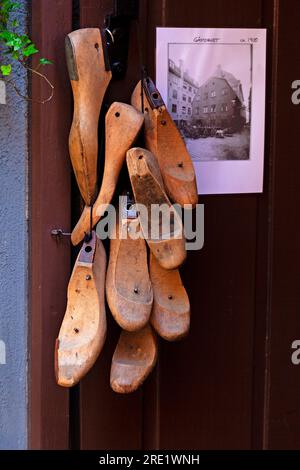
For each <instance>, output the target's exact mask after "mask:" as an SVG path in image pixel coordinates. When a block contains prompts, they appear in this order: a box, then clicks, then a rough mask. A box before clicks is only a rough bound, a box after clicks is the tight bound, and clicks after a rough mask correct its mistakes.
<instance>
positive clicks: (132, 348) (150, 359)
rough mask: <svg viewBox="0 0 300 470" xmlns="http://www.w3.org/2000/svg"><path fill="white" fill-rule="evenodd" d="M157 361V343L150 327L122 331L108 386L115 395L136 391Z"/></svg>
mask: <svg viewBox="0 0 300 470" xmlns="http://www.w3.org/2000/svg"><path fill="white" fill-rule="evenodd" d="M156 360H157V341H156V336H155V333H154V332H153V330H152V328H151V326H149V325H147V326H145V327H144V328H142V329H141V330H139V331H134V332H128V331H122V333H121V335H120V339H119V342H118V344H117V347H116V350H115V352H114V355H113V358H112V364H111V372H110V385H111V388H112V389H113V390H114V391H115V392H116V393H132V392H134V391H136V390H137V389H138V388H139V387H140V386H141V385H142V384H143V382H144V381H145V380H146V378H147V377H148V375H149V374H150V372H151V371H152V370H153V368H154V366H155V364H156Z"/></svg>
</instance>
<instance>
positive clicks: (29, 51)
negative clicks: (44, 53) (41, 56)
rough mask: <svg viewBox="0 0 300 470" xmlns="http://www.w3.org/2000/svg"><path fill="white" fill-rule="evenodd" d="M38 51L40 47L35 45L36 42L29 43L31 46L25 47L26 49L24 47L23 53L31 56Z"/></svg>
mask: <svg viewBox="0 0 300 470" xmlns="http://www.w3.org/2000/svg"><path fill="white" fill-rule="evenodd" d="M37 52H39V51H38V49H37V48H36V47H35V45H34V44H29V46H27V47H25V49H23V51H22V53H23V55H24V56H25V57H29V56H31V55H33V54H36V53H37Z"/></svg>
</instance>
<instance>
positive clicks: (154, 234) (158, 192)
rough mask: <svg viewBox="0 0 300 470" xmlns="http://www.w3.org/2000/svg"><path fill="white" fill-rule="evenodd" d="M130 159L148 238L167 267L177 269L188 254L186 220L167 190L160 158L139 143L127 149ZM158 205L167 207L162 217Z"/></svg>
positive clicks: (128, 160) (136, 196)
mask: <svg viewBox="0 0 300 470" xmlns="http://www.w3.org/2000/svg"><path fill="white" fill-rule="evenodd" d="M126 161H127V168H128V173H129V177H130V181H131V186H132V190H133V193H134V198H135V202H136V204H137V206H138V211H139V220H140V223H141V228H142V231H143V234H144V237H145V240H146V242H147V244H148V246H149V248H150V250H151V252H152V253H153V255H154V256H155V257H156V258H157V260H158V262H159V263H160V264H161V266H162V267H163V268H165V269H176V268H178V266H180V265H181V264H182V263H183V262H184V260H185V258H186V250H185V238H184V233H183V227H182V221H181V219H180V217H179V215H178V213H177V212H176V210H175V209H174V207H173V206H172V205H171V203H170V201H169V199H168V196H167V195H166V193H165V189H164V185H163V181H162V177H161V173H160V170H159V166H158V164H157V161H156V159H155V157H154V155H153V154H152V153H151V152H148V151H147V150H145V149H142V148H139V147H137V148H132V149H130V150H129V151H128V152H127V156H126ZM139 205H141V206H143V207H140V206H139ZM154 205H155V206H156V207H157V208H159V207H163V208H164V214H163V216H164V217H165V218H164V217H162V221H161V220H160V215H159V213H158V212H157V213H156V212H154V211H153V206H154ZM165 220H169V223H164V221H165Z"/></svg>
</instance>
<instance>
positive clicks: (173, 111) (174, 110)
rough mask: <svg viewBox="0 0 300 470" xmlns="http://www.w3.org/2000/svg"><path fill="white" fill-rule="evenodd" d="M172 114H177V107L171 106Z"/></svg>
mask: <svg viewBox="0 0 300 470" xmlns="http://www.w3.org/2000/svg"><path fill="white" fill-rule="evenodd" d="M172 113H177V105H176V104H172Z"/></svg>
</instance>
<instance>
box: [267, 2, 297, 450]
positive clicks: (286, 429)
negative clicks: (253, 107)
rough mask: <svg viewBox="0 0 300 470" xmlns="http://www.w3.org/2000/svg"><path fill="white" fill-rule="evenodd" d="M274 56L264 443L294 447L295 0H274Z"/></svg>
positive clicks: (295, 311)
mask: <svg viewBox="0 0 300 470" xmlns="http://www.w3.org/2000/svg"><path fill="white" fill-rule="evenodd" d="M275 6H276V9H275V20H276V22H275V25H276V27H277V34H278V40H277V44H276V45H275V47H276V49H275V52H276V58H277V60H278V64H277V70H276V90H275V93H274V97H273V99H274V102H275V105H274V110H273V111H274V112H273V120H274V129H273V136H272V137H273V139H272V145H273V154H274V162H273V165H274V171H273V182H272V183H273V188H272V190H273V194H272V201H271V202H272V209H273V210H272V219H273V220H272V246H271V256H272V269H271V274H272V277H271V279H270V284H271V287H270V299H269V301H270V312H271V316H270V322H269V324H268V338H269V342H268V350H267V352H268V362H267V371H266V372H267V387H266V429H265V446H266V447H267V448H269V449H299V446H300V426H299V424H300V405H299V396H300V366H295V365H293V364H292V363H291V353H292V350H291V343H292V342H293V341H294V340H295V339H298V340H299V339H300V317H299V305H300V289H299V286H300V269H299V266H300V249H299V228H300V224H299V204H300V191H299V182H298V181H299V174H300V159H299V122H300V121H299V120H300V107H299V106H295V105H293V104H292V101H291V93H292V90H291V83H292V82H293V81H294V80H296V79H299V77H300V57H299V40H298V39H299V38H298V29H299V21H298V18H299V11H300V5H299V2H298V1H297V0H291V1H290V2H285V1H283V0H279V1H276V2H275Z"/></svg>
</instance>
